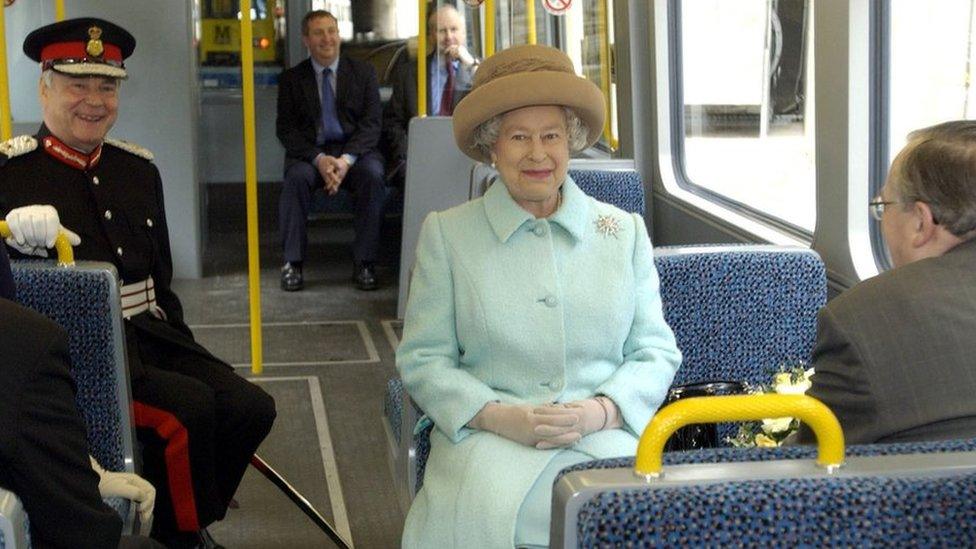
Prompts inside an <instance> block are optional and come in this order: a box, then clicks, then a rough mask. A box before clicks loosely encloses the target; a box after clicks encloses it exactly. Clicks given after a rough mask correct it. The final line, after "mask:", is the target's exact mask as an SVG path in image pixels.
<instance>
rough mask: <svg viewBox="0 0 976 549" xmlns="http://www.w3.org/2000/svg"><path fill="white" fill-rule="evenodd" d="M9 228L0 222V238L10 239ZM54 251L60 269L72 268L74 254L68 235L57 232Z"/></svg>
mask: <svg viewBox="0 0 976 549" xmlns="http://www.w3.org/2000/svg"><path fill="white" fill-rule="evenodd" d="M10 236H11V234H10V227H8V226H7V222H6V221H2V220H0V238H10ZM54 249H55V250H57V252H58V265H60V266H62V267H73V266H74V264H75V252H74V250H72V249H71V244H69V243H68V235H66V234H64V231H60V232H58V237H57V238H56V239H55V240H54Z"/></svg>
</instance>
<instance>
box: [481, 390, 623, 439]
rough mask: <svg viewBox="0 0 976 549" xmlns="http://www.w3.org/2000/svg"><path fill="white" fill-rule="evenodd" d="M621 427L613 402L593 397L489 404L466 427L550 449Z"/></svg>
mask: <svg viewBox="0 0 976 549" xmlns="http://www.w3.org/2000/svg"><path fill="white" fill-rule="evenodd" d="M621 424H622V423H621V421H620V412H619V410H618V409H617V406H616V405H615V404H614V403H613V401H612V400H610V399H609V398H606V397H597V398H588V399H585V400H578V401H574V402H568V403H560V404H556V403H549V404H542V405H537V406H535V405H531V404H502V403H499V402H489V403H488V404H486V405H485V407H484V408H482V409H481V411H480V412H478V414H477V415H476V416H475V417H474V419H472V420H471V421H470V422H469V424H468V425H469V426H470V427H471V428H473V429H481V430H484V431H490V432H492V433H495V434H496V435H498V436H502V437H505V438H507V439H509V440H513V441H515V442H518V443H519V444H523V445H525V446H534V447H535V448H538V449H539V450H551V449H554V448H565V447H567V446H572V445H573V444H576V443H577V442H579V441H580V439H582V438H583V437H584V436H586V435H589V434H591V433H595V432H596V431H600V430H603V429H607V428H611V429H617V428H620V426H621Z"/></svg>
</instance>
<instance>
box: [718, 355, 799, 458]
mask: <svg viewBox="0 0 976 549" xmlns="http://www.w3.org/2000/svg"><path fill="white" fill-rule="evenodd" d="M812 375H813V368H807V367H806V363H803V362H801V363H799V364H798V365H795V366H792V367H787V366H785V365H784V366H780V368H779V370H778V371H777V372H776V373H775V374H773V381H772V383H770V384H768V385H759V386H757V387H752V388H750V390H749V393H751V394H768V393H776V394H780V395H802V394H804V393H806V392H807V389H809V388H810V386H811V385H812V383H811V381H810V376H812ZM799 428H800V420H798V419H796V418H792V417H778V418H769V419H764V420H762V421H750V422H745V423H743V424H741V425H740V426H739V431H738V432H737V433H736V435H735V436H734V437H731V438H728V439H727V441H728V442H729V443H731V444H732V446H736V447H744V448H750V447H754V446H760V447H774V446H780V445H782V444H783V442H785V441H786V440H787V439H788V438H790V436H791V435H793V434H794V433H796V431H797V429H799Z"/></svg>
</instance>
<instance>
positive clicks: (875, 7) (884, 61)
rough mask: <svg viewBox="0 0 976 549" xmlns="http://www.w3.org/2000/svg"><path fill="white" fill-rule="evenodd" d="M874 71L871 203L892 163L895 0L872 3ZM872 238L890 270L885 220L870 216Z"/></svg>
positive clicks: (877, 257)
mask: <svg viewBox="0 0 976 549" xmlns="http://www.w3.org/2000/svg"><path fill="white" fill-rule="evenodd" d="M869 33H870V40H871V46H870V47H871V51H870V56H871V72H870V74H869V76H868V78H869V85H870V88H871V107H870V110H869V113H870V114H869V116H870V122H869V124H870V130H869V131H870V142H871V143H872V146H871V150H870V152H869V154H870V157H869V160H868V162H869V168H868V169H869V174H868V196H866V197H864V204H865V206H864V207H865V208H867V203H868V202H869V201H870V200H871V199H873V198H874V197H875V196H877V195H878V193H880V192H881V187H883V186H884V183H885V178H886V177H887V175H888V168H889V165H890V163H891V158H890V157H891V154H890V139H891V135H890V132H891V124H890V120H891V117H890V112H891V1H890V0H883V1H881V2H872V3H871V22H870V29H869ZM868 219H869V225H868V230H869V238H870V243H871V251H872V252H873V254H874V262H875V264H876V265H877V268H878V271H879V272H881V271H885V270H888V269H890V268H891V267H892V266H893V264H892V262H891V256H890V254H889V253H888V247H887V245H886V244H885V241H884V236H883V234H882V232H881V222H880V221H875V220H874V219H873V218H871V217H870V216H869V218H868Z"/></svg>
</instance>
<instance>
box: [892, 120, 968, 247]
mask: <svg viewBox="0 0 976 549" xmlns="http://www.w3.org/2000/svg"><path fill="white" fill-rule="evenodd" d="M891 180H892V183H893V184H894V189H892V190H894V191H895V193H896V196H897V198H898V200H899V202H903V203H904V206H905V207H911V204H913V203H915V201H919V202H924V203H926V204H928V206H929V208H930V209H931V210H932V216H933V217H934V218H935V219H936V221H937V222H938V223H939V224H940V225H942V226H943V227H945V228H946V230H948V231H949V232H951V233H952V234H954V235H956V236H965V235H967V233H970V232H972V231H974V230H976V121H974V120H955V121H952V122H944V123H942V124H938V125H935V126H931V127H928V128H924V129H921V130H917V131H914V132H912V133H911V134H909V136H908V145H907V146H905V148H904V150H902V152H900V153H899V154H898V157H897V158H896V159H895V162H894V163H893V164H892V167H891Z"/></svg>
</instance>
